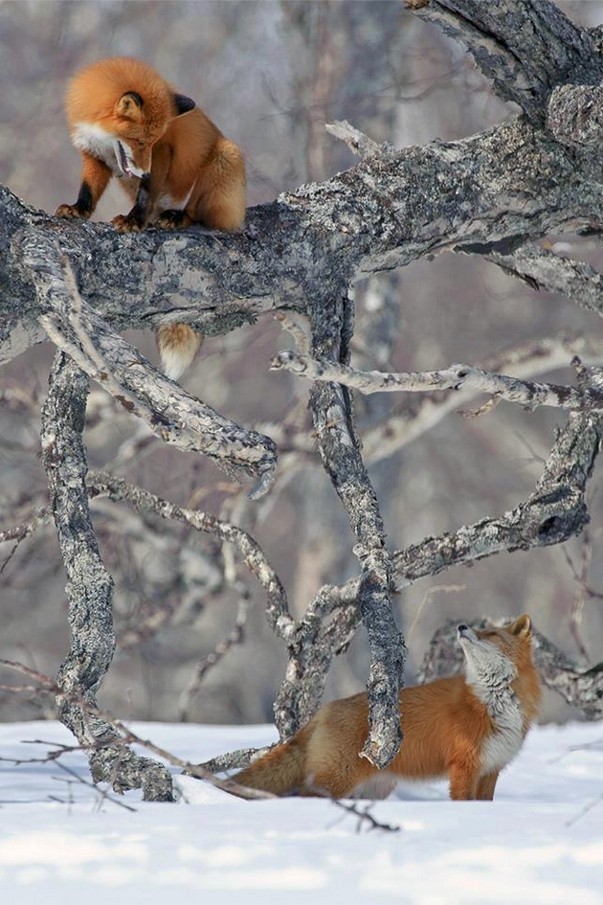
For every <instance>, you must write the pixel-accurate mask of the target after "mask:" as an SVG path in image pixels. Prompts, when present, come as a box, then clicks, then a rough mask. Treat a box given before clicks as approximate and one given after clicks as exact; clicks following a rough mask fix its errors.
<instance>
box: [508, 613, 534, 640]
mask: <svg viewBox="0 0 603 905" xmlns="http://www.w3.org/2000/svg"><path fill="white" fill-rule="evenodd" d="M509 631H510V632H511V634H512V635H517V637H518V638H530V637H531V635H532V620H531V619H530V617H529V616H528V614H527V613H524V614H523V616H519V617H518V618H517V619H516V620H515V622H512V623H511V625H510V626H509Z"/></svg>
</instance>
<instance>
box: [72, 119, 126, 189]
mask: <svg viewBox="0 0 603 905" xmlns="http://www.w3.org/2000/svg"><path fill="white" fill-rule="evenodd" d="M72 140H73V144H74V145H75V147H76V148H77V149H78V150H79V151H87V152H88V154H91V155H92V156H93V157H96V159H97V160H102V162H103V163H106V164H107V166H108V167H109V168H110V169H111V170H112V171H113V173H115V175H116V176H121V169H120V167H119V163H118V161H117V156H116V151H115V137H114V136H113V135H111V134H110V133H109V132H106V131H105V129H103V128H102V126H99V125H98V124H97V123H77V124H76V126H75V128H74V130H73V133H72Z"/></svg>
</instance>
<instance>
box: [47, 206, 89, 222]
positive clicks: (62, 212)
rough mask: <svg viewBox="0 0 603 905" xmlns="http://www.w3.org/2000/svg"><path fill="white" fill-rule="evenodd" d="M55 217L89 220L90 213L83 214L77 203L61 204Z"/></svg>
mask: <svg viewBox="0 0 603 905" xmlns="http://www.w3.org/2000/svg"><path fill="white" fill-rule="evenodd" d="M54 215H55V217H68V218H71V219H74V218H76V219H78V220H87V219H88V216H89V215H88V214H83V213H82V212H81V210H80V209H79V207H78V206H77V204H60V205H59V206H58V207H57V209H56V211H55V213H54Z"/></svg>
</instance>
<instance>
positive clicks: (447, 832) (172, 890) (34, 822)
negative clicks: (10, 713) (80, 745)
mask: <svg viewBox="0 0 603 905" xmlns="http://www.w3.org/2000/svg"><path fill="white" fill-rule="evenodd" d="M134 728H135V729H136V730H137V731H138V732H139V733H140V734H142V735H143V736H145V737H147V738H152V739H153V741H155V742H156V743H157V744H159V745H162V746H163V747H165V748H168V749H170V750H171V751H173V752H174V753H176V754H178V755H179V756H181V757H186V758H190V759H191V760H193V761H201V760H205V759H207V758H209V757H210V756H213V755H216V754H217V753H219V752H221V751H226V750H232V749H233V748H237V747H242V746H249V745H259V744H265V743H267V742H268V741H269V740H272V739H273V738H274V730H271V729H270V727H264V726H262V727H243V728H234V727H223V726H220V727H216V726H191V725H183V726H178V725H167V724H161V725H160V724H136V726H135V727H134ZM28 739H29V740H33V739H43V740H45V741H55V740H58V741H64V742H66V743H71V741H72V739H71V737H70V736H69V734H68V733H67V731H66V730H64V729H63V728H62V727H61V726H59V725H58V724H56V723H19V724H4V725H0V755H1V756H2V757H5V758H6V757H8V758H10V757H18V758H23V757H35V756H40V755H43V754H44V751H45V748H44V746H40V745H29V744H23V742H25V741H26V740H28ZM62 760H63V762H64V763H65V764H66V765H68V766H69V767H70V768H72V769H74V770H75V771H76V772H77V773H78V775H80V776H83V777H86V778H87V776H88V773H87V768H86V763H85V759H84V757H83V756H82V755H81V754H80V753H73V754H70V755H68V756H65V757H64V758H62ZM178 784H179V786H180V788H181V791H182V796H183V798H182V802H181V803H180V804H178V805H168V804H147V803H143V802H141V801H140V797H139V795H138V794H137V793H130V794H128V795H127V796H125V798H124V799H122V800H124V801H126V802H127V803H128V804H129V805H132V806H133V807H134V808H135V810H134V811H129V810H125V809H124V808H122V807H120V806H119V805H117V804H114V803H112V802H111V801H107V800H105V801H102V800H101V799H100V797H99V795H98V793H96V792H95V790H94V789H91V788H87V787H86V786H84V785H82V784H80V783H78V782H76V781H73V779H72V778H71V777H69V776H68V775H67V774H66V773H64V772H63V771H62V770H61V769H60V768H59V766H57V764H54V763H46V764H23V765H19V766H13V765H12V764H10V763H6V762H0V901H1V902H2V903H6V905H35V903H38V902H42V903H44V905H76V903H77V905H82V903H84V905H122V903H124V905H125V903H132V905H138V903H144V905H201V903H206V905H223V903H228V905H230V903H235V902H237V903H241V902H244V903H245V905H260V903H261V905H272V903H275V905H276V903H278V905H285V903H286V905H295V903H310V902H312V903H316V905H323V903H324V905H353V903H362V905H365V903H366V905H377V903H388V902H398V903H400V902H401V903H409V905H410V903H413V905H414V903H417V905H463V903H476V905H477V903H479V905H489V903H504V905H512V903H529V905H540V903H541V905H603V723H598V724H597V723H582V724H577V723H574V724H571V725H567V726H565V727H562V728H558V727H553V726H548V727H543V728H538V729H535V730H534V731H533V732H532V733H531V735H530V736H529V737H528V740H527V742H526V745H525V747H524V749H523V751H522V752H521V754H520V756H519V757H518V759H517V760H516V761H515V762H514V763H513V764H511V766H510V767H509V768H508V769H507V771H506V772H505V773H504V774H503V776H502V777H501V779H500V781H499V785H498V789H497V797H496V800H495V801H494V802H492V803H491V802H450V801H448V800H447V798H446V788H445V786H444V785H441V784H438V785H431V786H412V787H410V788H405V789H399V790H398V792H397V793H396V797H394V798H392V799H389V800H387V801H384V802H377V803H375V804H374V805H373V806H372V807H371V813H372V815H373V816H374V817H375V818H376V819H377V820H379V821H380V822H383V823H388V824H394V825H396V826H398V827H399V832H396V833H392V832H385V831H383V830H378V829H373V830H370V831H369V830H368V828H367V827H366V826H364V825H360V826H359V825H358V820H357V818H355V817H354V816H352V815H349V814H347V813H344V812H343V811H342V810H340V809H339V808H338V807H337V806H336V805H335V804H333V803H331V802H327V801H321V800H312V799H281V800H277V801H263V802H246V801H241V800H239V799H236V798H232V797H230V796H228V795H227V794H225V793H223V792H220V791H219V790H217V789H214V788H212V787H210V786H208V785H206V784H204V783H202V782H199V781H197V780H193V779H191V778H187V777H179V778H178Z"/></svg>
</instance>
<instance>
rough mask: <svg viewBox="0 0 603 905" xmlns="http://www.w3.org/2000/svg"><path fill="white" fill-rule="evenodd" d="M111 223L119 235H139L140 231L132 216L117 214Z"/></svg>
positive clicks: (138, 224)
mask: <svg viewBox="0 0 603 905" xmlns="http://www.w3.org/2000/svg"><path fill="white" fill-rule="evenodd" d="M111 223H112V224H113V226H114V227H115V229H116V230H118V231H119V232H120V233H139V232H140V231H141V229H142V226H141V225H140V223H138V221H137V220H136V219H135V218H134V217H133V216H132V214H118V215H117V217H113V219H112V220H111Z"/></svg>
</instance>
